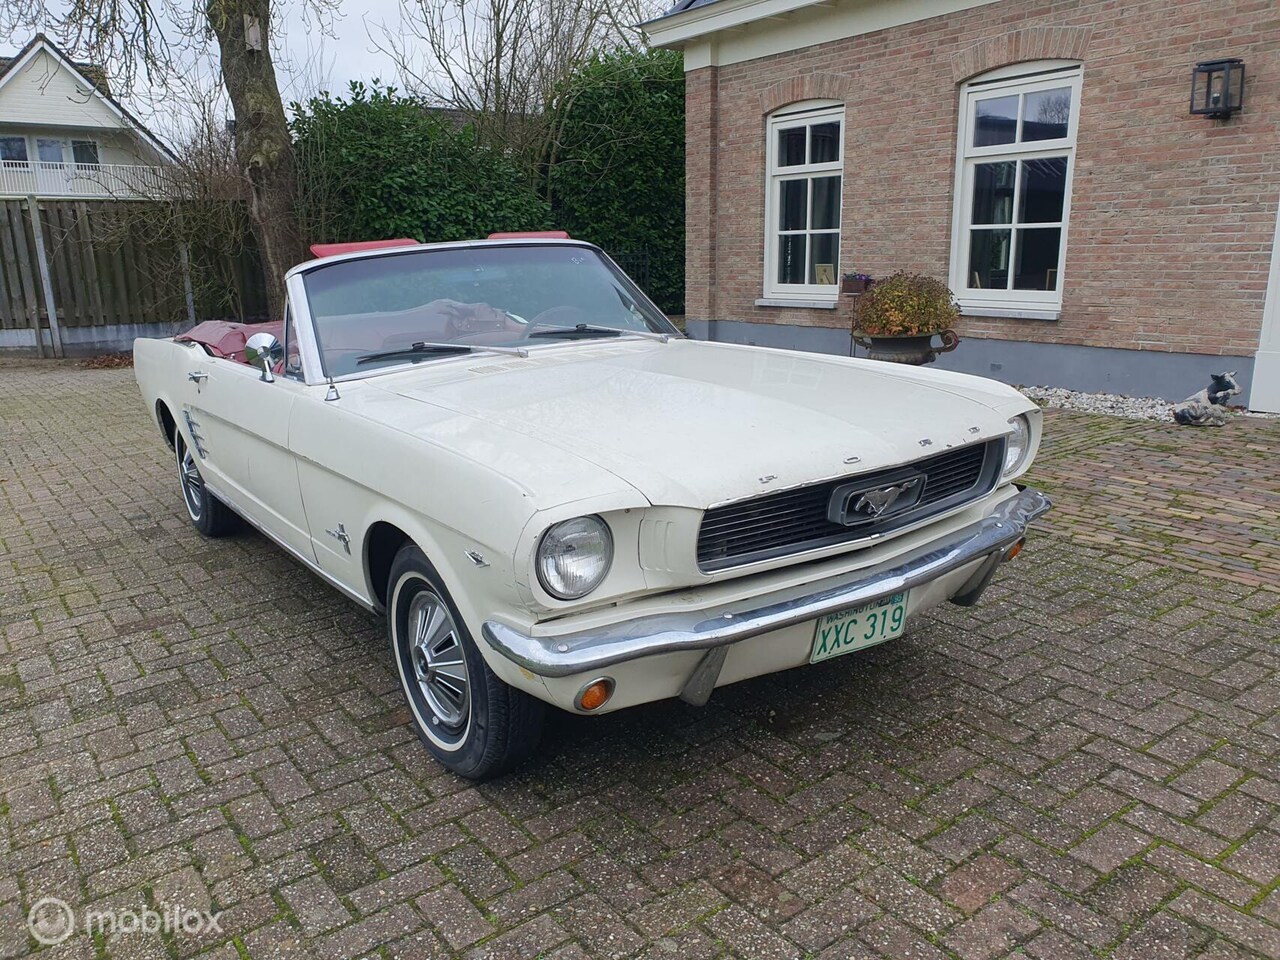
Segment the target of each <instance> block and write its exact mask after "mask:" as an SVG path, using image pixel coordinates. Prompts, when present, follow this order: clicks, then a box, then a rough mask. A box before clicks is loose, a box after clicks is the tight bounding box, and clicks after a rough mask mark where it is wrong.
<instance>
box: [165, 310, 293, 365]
mask: <svg viewBox="0 0 1280 960" xmlns="http://www.w3.org/2000/svg"><path fill="white" fill-rule="evenodd" d="M255 333H270V334H272V335H273V336H274V337H275V338H276V339H277V340H279V339H280V338H281V337H283V336H284V323H283V322H281V321H277V322H275V323H232V322H231V321H229V320H206V321H205V322H204V323H198V324H196V325H195V326H194V327H192V328H191V329H190V330H188V331H187V332H186V333H180V334H178V336H176V337H174V338H173V339H175V340H177V341H179V342H187V343H198V344H200V346H202V347H204V348H205V349H206V350H208V351H209V352H210V353H211V354H213V355H214V356H215V357H224V358H226V359H227V360H235V361H236V362H237V363H244V362H245V359H244V344H245V341H246V340H248V339H249V338H250V337H252V336H253V335H254V334H255Z"/></svg>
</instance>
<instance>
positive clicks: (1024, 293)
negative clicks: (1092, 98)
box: [951, 61, 1080, 320]
mask: <svg viewBox="0 0 1280 960" xmlns="http://www.w3.org/2000/svg"><path fill="white" fill-rule="evenodd" d="M1079 113H1080V67H1079V65H1078V64H1067V63H1062V62H1054V61H1049V62H1041V63H1029V64H1025V63H1024V64H1019V65H1018V66H1016V67H1006V68H1003V69H1001V70H998V71H993V72H992V73H988V74H985V75H983V76H982V77H979V78H978V79H976V80H972V81H970V82H969V83H967V84H966V85H965V86H964V88H963V90H962V91H961V97H960V136H959V144H958V147H957V151H956V189H955V197H956V202H955V213H954V219H953V225H952V245H951V288H952V289H953V290H954V291H955V292H956V296H957V298H958V299H959V301H960V304H961V306H962V307H964V308H966V309H968V310H969V311H970V312H973V313H980V312H981V311H983V310H988V311H991V312H992V313H994V314H995V315H997V316H998V315H1002V314H1007V315H1015V316H1026V317H1033V318H1042V319H1050V320H1056V319H1057V317H1058V314H1059V312H1060V311H1061V308H1062V286H1063V279H1064V277H1063V268H1064V265H1065V263H1066V253H1067V224H1068V221H1069V220H1070V214H1071V174H1072V170H1073V167H1074V165H1075V148H1076V127H1077V123H1078V118H1079Z"/></svg>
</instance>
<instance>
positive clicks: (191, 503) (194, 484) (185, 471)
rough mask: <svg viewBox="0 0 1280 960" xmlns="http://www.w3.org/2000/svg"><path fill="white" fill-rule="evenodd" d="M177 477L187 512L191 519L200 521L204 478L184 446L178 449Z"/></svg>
mask: <svg viewBox="0 0 1280 960" xmlns="http://www.w3.org/2000/svg"><path fill="white" fill-rule="evenodd" d="M179 451H180V457H179V460H178V477H179V479H180V480H181V481H182V496H183V499H185V500H186V501H187V510H188V512H190V514H191V519H193V520H199V519H200V510H201V508H202V507H203V506H204V478H203V477H201V476H200V469H199V468H198V467H197V466H196V458H195V457H193V456H192V455H191V451H190V450H189V449H187V445H186V444H181V445H180V447H179Z"/></svg>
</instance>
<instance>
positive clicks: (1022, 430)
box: [1004, 414, 1031, 477]
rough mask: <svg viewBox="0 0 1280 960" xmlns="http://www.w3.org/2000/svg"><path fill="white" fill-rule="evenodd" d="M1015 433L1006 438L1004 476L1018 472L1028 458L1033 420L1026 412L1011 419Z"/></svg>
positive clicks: (1010, 424) (1010, 422) (1010, 423)
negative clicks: (1028, 417)
mask: <svg viewBox="0 0 1280 960" xmlns="http://www.w3.org/2000/svg"><path fill="white" fill-rule="evenodd" d="M1009 426H1011V427H1012V428H1013V433H1011V434H1009V436H1008V437H1006V438H1005V447H1004V476H1006V477H1007V476H1009V475H1010V474H1012V473H1016V472H1017V471H1018V470H1019V469H1020V468H1021V467H1022V464H1023V462H1024V461H1025V460H1026V459H1027V451H1028V450H1030V449H1031V421H1030V420H1028V419H1027V417H1026V414H1019V415H1018V416H1016V417H1014V418H1013V419H1012V420H1010V421H1009Z"/></svg>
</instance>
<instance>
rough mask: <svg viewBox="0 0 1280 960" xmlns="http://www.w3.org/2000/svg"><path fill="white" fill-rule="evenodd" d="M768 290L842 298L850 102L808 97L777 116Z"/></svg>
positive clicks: (793, 296) (772, 294) (774, 295)
mask: <svg viewBox="0 0 1280 960" xmlns="http://www.w3.org/2000/svg"><path fill="white" fill-rule="evenodd" d="M766 136H767V138H768V139H767V146H766V150H767V153H768V164H767V171H768V172H767V174H766V179H767V181H768V182H767V184H766V196H765V254H764V296H765V298H766V299H779V300H795V301H806V300H807V301H825V302H831V303H834V302H835V300H836V296H837V293H838V291H839V289H840V286H839V284H840V203H841V194H842V186H843V178H844V106H843V105H842V104H839V103H834V102H832V101H808V102H805V103H797V104H792V105H790V106H787V107H783V108H782V109H781V110H779V111H778V112H776V113H774V114H773V115H772V116H770V117H769V121H768V124H767V130H766Z"/></svg>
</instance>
